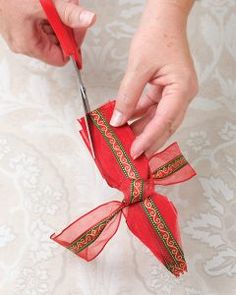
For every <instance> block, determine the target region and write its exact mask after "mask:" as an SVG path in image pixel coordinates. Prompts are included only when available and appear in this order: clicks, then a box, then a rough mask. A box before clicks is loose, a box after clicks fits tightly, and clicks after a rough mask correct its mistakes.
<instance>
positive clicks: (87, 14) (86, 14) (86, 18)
mask: <svg viewBox="0 0 236 295" xmlns="http://www.w3.org/2000/svg"><path fill="white" fill-rule="evenodd" d="M94 17H95V14H94V13H93V12H91V11H88V10H83V11H82V12H81V14H80V22H81V24H82V25H83V26H85V27H86V26H89V25H90V24H91V23H92V21H93V18H94Z"/></svg>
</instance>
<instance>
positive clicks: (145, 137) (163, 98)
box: [111, 0, 198, 159]
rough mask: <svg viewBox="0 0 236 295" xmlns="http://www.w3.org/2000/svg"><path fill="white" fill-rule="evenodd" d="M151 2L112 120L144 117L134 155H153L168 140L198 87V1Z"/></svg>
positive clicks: (135, 127) (135, 40) (137, 130)
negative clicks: (191, 26)
mask: <svg viewBox="0 0 236 295" xmlns="http://www.w3.org/2000/svg"><path fill="white" fill-rule="evenodd" d="M147 2H148V3H147V6H146V9H145V11H144V14H143V17H142V20H141V24H140V27H139V29H138V31H137V33H136V35H135V36H134V38H133V41H132V44H131V48H130V53H129V63H128V68H127V71H126V74H125V76H124V79H123V81H122V83H121V86H120V89H119V92H118V96H117V101H116V107H115V110H114V113H113V117H112V120H111V125H113V126H115V127H117V126H120V125H123V124H124V123H126V122H127V121H128V120H130V119H133V118H137V117H139V119H138V120H136V121H135V122H134V123H133V124H132V127H133V130H134V131H135V133H136V134H137V138H136V140H135V141H134V143H133V145H132V147H131V155H132V157H133V158H134V159H135V158H137V157H139V156H140V155H141V154H142V153H145V154H146V156H147V157H150V156H151V155H152V154H153V153H155V152H156V151H157V150H158V149H159V148H160V147H161V146H162V145H163V144H164V143H165V142H166V141H167V139H168V138H169V137H170V135H171V134H173V133H174V132H175V131H176V129H177V128H178V126H179V125H180V123H181V122H182V120H183V118H184V115H185V112H186V109H187V107H188V105H189V103H190V101H191V100H192V99H193V97H194V96H195V95H196V94H197V89H198V83H197V77H196V73H195V70H194V66H193V62H192V58H191V55H190V52H189V47H188V42H187V38H186V23H187V17H188V13H189V12H190V9H191V6H192V5H191V4H192V3H193V0H178V3H179V4H178V5H177V4H176V1H174V0H169V1H166V0H149V1H147ZM181 3H182V4H183V5H181ZM147 84H149V90H148V91H147V93H146V94H143V95H142V93H143V90H144V88H145V86H146V85H147Z"/></svg>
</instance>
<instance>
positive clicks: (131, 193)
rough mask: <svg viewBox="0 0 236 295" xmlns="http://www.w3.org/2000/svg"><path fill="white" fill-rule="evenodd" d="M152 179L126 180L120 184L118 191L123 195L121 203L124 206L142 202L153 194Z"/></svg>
mask: <svg viewBox="0 0 236 295" xmlns="http://www.w3.org/2000/svg"><path fill="white" fill-rule="evenodd" d="M154 189H155V187H154V180H153V178H150V179H147V180H144V179H142V178H137V179H127V180H125V181H124V182H122V186H121V188H120V190H121V191H122V192H123V193H124V199H123V203H124V204H125V205H126V206H129V205H131V204H135V203H137V202H142V201H143V200H145V199H146V198H148V197H150V196H151V195H152V194H153V193H154Z"/></svg>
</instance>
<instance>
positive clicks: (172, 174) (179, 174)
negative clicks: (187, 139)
mask: <svg viewBox="0 0 236 295" xmlns="http://www.w3.org/2000/svg"><path fill="white" fill-rule="evenodd" d="M149 166H150V169H151V172H152V177H153V179H154V183H155V184H159V185H170V184H175V183H180V182H183V181H186V180H188V179H190V178H192V177H193V176H195V175H196V172H195V171H194V169H193V168H192V167H191V166H190V164H189V163H188V161H187V160H186V159H185V157H184V156H183V155H182V153H181V151H180V148H179V146H178V144H177V143H176V142H175V143H173V144H172V145H170V146H169V147H168V148H166V149H165V150H164V151H162V152H160V153H157V154H155V155H153V156H152V157H151V159H150V160H149Z"/></svg>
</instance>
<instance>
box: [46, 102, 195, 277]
mask: <svg viewBox="0 0 236 295" xmlns="http://www.w3.org/2000/svg"><path fill="white" fill-rule="evenodd" d="M113 108H114V102H109V103H107V104H105V105H103V106H102V107H100V108H98V109H97V110H95V111H93V112H91V113H90V119H91V120H90V121H91V122H90V125H91V134H92V138H93V143H94V148H95V154H96V160H95V161H96V164H97V166H98V168H99V170H100V172H101V174H102V176H103V177H104V178H105V179H106V181H107V183H108V185H109V186H111V187H114V188H117V189H119V190H120V191H122V192H123V194H124V199H123V200H122V201H118V200H116V201H111V202H107V203H105V204H102V205H100V206H98V207H97V208H95V209H93V210H92V211H90V212H88V213H86V214H85V215H83V216H82V217H80V218H78V219H77V220H76V221H74V222H73V223H72V224H70V225H69V226H68V227H67V228H65V229H64V230H63V231H62V232H61V233H60V234H57V235H56V234H53V235H52V236H51V239H53V240H54V241H55V242H57V243H59V244H60V245H62V246H64V247H66V248H67V249H69V250H71V251H72V252H74V253H75V254H76V255H78V256H80V257H81V258H83V259H85V260H86V261H91V260H92V259H94V258H95V257H96V256H97V255H98V254H99V253H100V252H101V251H102V249H103V248H104V247H105V245H106V244H107V243H108V241H109V240H110V239H111V238H112V237H113V236H114V234H115V233H116V231H117V229H118V227H119V224H120V220H121V216H122V214H123V215H124V217H125V219H126V223H127V225H128V227H129V229H130V231H131V232H132V233H133V234H134V235H135V236H136V237H137V238H139V239H140V240H141V241H142V242H143V243H144V244H145V245H146V246H147V247H148V248H149V249H150V250H151V251H152V253H153V254H154V255H155V256H156V257H157V258H158V259H159V260H160V261H161V262H162V263H163V264H164V265H165V266H166V268H167V269H168V270H169V271H170V272H171V273H173V274H174V275H175V276H179V275H180V274H181V273H183V272H184V271H187V264H186V261H185V258H184V253H183V250H182V245H181V244H182V243H181V238H180V234H179V226H178V220H177V215H178V214H177V210H176V208H175V207H174V205H173V203H172V202H171V201H169V200H168V199H167V197H165V196H162V195H160V194H159V193H157V192H155V185H170V184H175V183H180V182H183V181H186V180H188V179H190V178H191V177H193V176H194V175H195V172H194V170H193V169H192V167H191V166H190V165H189V164H188V162H187V161H186V159H185V158H184V156H183V155H182V154H181V152H180V149H179V147H178V145H177V143H174V144H172V145H170V146H169V147H168V148H167V149H165V150H164V151H162V152H160V153H157V154H155V155H154V156H153V157H152V158H151V159H149V160H148V159H147V158H146V157H145V156H144V155H143V156H141V157H140V158H139V159H137V160H133V159H132V158H131V156H130V147H131V144H132V142H133V140H134V134H133V132H132V130H131V128H130V127H129V125H127V124H126V125H125V126H122V127H119V128H113V127H111V126H110V125H109V121H110V118H111V115H112V112H113ZM79 122H80V124H81V126H82V131H81V135H82V138H83V140H84V142H85V143H86V145H87V147H88V148H89V144H88V137H87V133H86V128H85V121H84V118H82V119H80V120H79Z"/></svg>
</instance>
